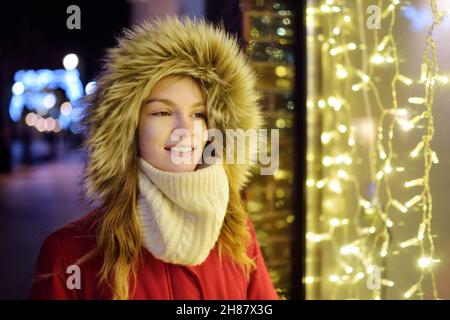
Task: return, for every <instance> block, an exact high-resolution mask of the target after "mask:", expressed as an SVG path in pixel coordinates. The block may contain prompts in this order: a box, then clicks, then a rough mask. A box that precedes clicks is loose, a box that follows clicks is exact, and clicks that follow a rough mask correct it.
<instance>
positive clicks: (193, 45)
mask: <svg viewBox="0 0 450 320" xmlns="http://www.w3.org/2000/svg"><path fill="white" fill-rule="evenodd" d="M172 74H184V75H189V76H192V77H193V78H196V79H197V80H199V81H200V82H201V83H202V84H203V85H204V86H205V87H206V88H207V92H208V96H207V108H208V110H207V111H208V121H209V125H210V127H213V128H217V129H219V130H221V131H222V133H223V135H224V137H225V130H226V129H237V128H240V129H243V130H244V131H245V130H247V129H258V128H260V127H261V126H262V125H263V117H262V113H261V110H260V106H259V104H258V103H259V99H260V96H259V94H258V93H257V91H256V90H255V86H256V75H255V73H254V71H253V70H252V68H251V67H250V65H249V63H248V59H247V57H246V56H245V55H244V54H243V53H242V51H241V50H240V48H239V45H238V42H237V40H236V39H235V38H234V37H232V36H230V35H229V34H227V33H226V32H225V31H224V30H223V28H220V27H216V26H213V25H211V24H209V23H207V22H205V21H204V20H192V19H190V18H184V19H179V18H176V17H168V18H164V19H163V20H156V21H154V22H146V23H144V24H143V25H141V26H139V27H136V28H135V29H134V30H131V31H129V30H127V31H125V33H124V36H123V37H122V38H121V39H119V44H118V46H117V47H115V48H112V49H109V50H108V53H107V56H106V58H105V63H104V69H103V71H102V73H101V75H100V76H99V77H98V79H97V81H96V89H95V91H94V93H92V94H91V95H89V96H88V97H87V107H86V112H85V114H84V117H83V120H82V122H83V124H84V125H85V126H86V134H87V137H86V138H87V139H86V142H85V145H86V147H87V151H88V163H87V166H86V169H85V181H86V186H85V187H86V192H87V194H88V195H89V196H91V197H94V198H97V199H100V200H104V196H105V195H106V194H108V191H109V190H108V188H109V186H110V185H111V184H112V182H115V184H116V185H117V180H120V178H121V177H122V176H123V175H124V172H126V170H129V168H133V167H134V166H132V165H131V162H132V161H135V160H136V159H135V158H136V152H137V151H136V146H137V144H136V136H137V135H136V129H137V126H138V120H139V113H140V107H141V104H142V102H143V101H144V99H145V98H146V97H147V96H148V94H149V93H150V90H151V88H152V87H153V86H154V85H155V84H156V82H158V81H159V80H160V79H162V78H163V77H165V76H168V75H172ZM224 150H225V149H224ZM252 166H254V165H251V164H248V163H247V164H230V165H229V174H231V175H232V177H231V179H230V181H232V182H230V183H234V184H236V185H235V187H236V188H237V189H238V190H241V189H242V187H243V186H244V185H245V184H246V183H247V182H248V178H249V177H250V175H251V169H252Z"/></svg>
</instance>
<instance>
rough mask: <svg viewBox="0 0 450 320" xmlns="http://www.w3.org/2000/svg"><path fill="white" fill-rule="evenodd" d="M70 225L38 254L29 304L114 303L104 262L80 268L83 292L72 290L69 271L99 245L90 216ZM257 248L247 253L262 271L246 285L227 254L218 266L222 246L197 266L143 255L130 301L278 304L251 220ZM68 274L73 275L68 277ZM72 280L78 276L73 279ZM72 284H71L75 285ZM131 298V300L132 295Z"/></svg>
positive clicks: (146, 254) (72, 273)
mask: <svg viewBox="0 0 450 320" xmlns="http://www.w3.org/2000/svg"><path fill="white" fill-rule="evenodd" d="M95 214H96V211H93V212H92V213H91V214H90V215H88V216H86V217H84V218H82V219H80V220H78V221H75V222H74V223H71V224H69V225H67V226H65V227H63V228H61V229H60V230H58V231H56V232H54V233H52V234H51V235H50V236H49V237H48V238H47V239H46V240H45V241H44V243H43V245H42V248H41V251H40V253H39V257H38V261H37V266H36V274H35V279H34V281H33V284H32V288H31V292H30V295H29V298H30V299H111V298H112V293H111V291H110V290H109V289H108V288H106V287H105V286H102V287H99V286H98V281H97V280H96V273H97V272H98V271H99V270H100V267H101V260H100V258H94V259H92V260H89V261H87V262H85V263H83V264H81V265H80V269H79V270H80V275H81V277H80V278H81V288H80V289H76V288H73V286H72V288H73V289H69V288H68V286H67V284H66V283H67V279H68V278H69V277H71V276H72V275H74V271H73V270H71V269H70V268H69V270H67V268H68V266H70V265H73V264H75V262H76V261H77V259H78V258H80V257H82V256H84V255H85V254H86V253H88V252H89V251H90V250H91V249H92V248H93V247H94V245H95V242H96V241H95V232H94V231H93V230H92V229H93V228H90V227H89V226H87V224H86V221H87V219H88V218H87V217H92V216H94V215H95ZM249 226H250V231H251V236H252V243H251V245H250V246H249V247H248V254H249V256H250V257H252V258H254V257H255V258H256V266H257V268H256V269H255V270H254V271H253V272H252V274H251V277H250V280H249V281H248V282H247V280H246V279H245V276H244V274H243V273H242V272H241V271H240V268H235V267H234V266H233V265H232V261H231V259H230V258H229V257H227V256H226V255H225V254H224V255H223V260H222V263H220V261H219V257H218V253H217V247H214V248H213V249H212V250H211V252H210V254H209V256H208V257H207V259H206V260H205V261H204V262H203V263H202V264H200V265H198V266H194V267H192V266H189V267H188V266H182V265H175V264H171V263H165V262H163V261H161V260H159V259H157V258H155V257H154V256H153V255H152V254H151V253H150V252H149V251H148V250H145V249H144V250H143V251H144V253H143V263H141V264H139V266H138V268H137V286H136V290H135V292H134V294H132V291H131V289H132V287H133V281H131V282H130V298H131V299H158V300H165V299H175V300H183V299H186V300H189V299H217V300H229V299H230V300H231V299H235V300H241V299H249V300H258V299H267V300H272V299H278V295H277V294H276V292H275V289H274V286H273V284H272V282H271V280H270V277H269V274H268V271H267V267H266V265H265V262H264V258H263V256H262V253H261V250H260V247H259V245H258V242H257V240H256V237H255V230H254V228H253V225H252V223H251V221H249ZM67 271H68V272H67ZM71 280H73V277H72V278H71ZM71 280H69V285H70V284H71V283H73V281H71ZM131 294H132V295H131Z"/></svg>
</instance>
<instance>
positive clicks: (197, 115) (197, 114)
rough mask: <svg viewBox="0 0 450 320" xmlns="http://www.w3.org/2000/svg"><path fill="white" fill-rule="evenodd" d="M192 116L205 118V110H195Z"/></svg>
mask: <svg viewBox="0 0 450 320" xmlns="http://www.w3.org/2000/svg"><path fill="white" fill-rule="evenodd" d="M194 117H195V118H206V113H205V112H196V113H194Z"/></svg>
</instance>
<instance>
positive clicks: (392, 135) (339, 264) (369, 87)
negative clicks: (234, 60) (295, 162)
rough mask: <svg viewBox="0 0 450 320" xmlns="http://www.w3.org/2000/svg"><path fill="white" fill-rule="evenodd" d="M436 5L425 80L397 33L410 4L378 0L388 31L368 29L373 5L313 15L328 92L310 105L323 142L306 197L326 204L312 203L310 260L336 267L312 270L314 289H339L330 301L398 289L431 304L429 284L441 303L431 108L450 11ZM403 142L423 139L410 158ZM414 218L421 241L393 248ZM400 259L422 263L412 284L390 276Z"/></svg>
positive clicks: (309, 278)
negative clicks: (439, 45) (405, 61)
mask: <svg viewBox="0 0 450 320" xmlns="http://www.w3.org/2000/svg"><path fill="white" fill-rule="evenodd" d="M437 2H438V1H437V0H430V8H431V12H432V17H433V20H432V23H431V26H430V27H429V30H428V32H427V35H426V39H425V44H426V46H425V50H424V54H423V63H422V65H421V67H420V68H417V69H420V70H418V71H420V75H419V76H418V77H417V78H418V79H417V80H414V78H415V77H414V76H410V75H406V74H403V73H402V70H401V68H400V61H401V56H400V54H399V46H398V45H397V42H398V39H397V38H396V36H395V32H394V27H395V26H396V23H397V21H398V17H397V15H398V12H399V10H400V9H401V7H402V5H404V4H405V3H404V1H400V0H387V1H386V0H378V2H377V7H378V8H380V9H381V11H380V18H381V24H382V25H383V26H384V28H380V29H378V28H369V27H368V26H367V24H366V17H367V14H366V12H367V11H366V8H367V6H368V5H369V2H368V1H365V0H357V1H344V0H341V1H339V0H324V1H319V2H314V3H312V4H310V5H309V6H308V8H307V12H306V14H307V17H306V18H307V20H306V21H307V27H308V30H309V36H308V44H310V41H313V42H315V44H316V45H317V46H318V47H319V53H318V54H319V55H320V58H319V59H320V62H321V69H320V70H319V71H318V76H321V79H320V81H319V82H320V88H319V89H317V88H316V89H315V92H314V93H313V94H312V93H311V92H312V90H310V92H309V98H308V103H307V107H308V110H309V114H310V115H316V116H317V117H318V118H319V119H320V123H321V128H320V142H321V143H320V145H319V146H314V148H309V149H308V153H307V161H308V166H309V167H310V168H314V170H311V169H308V177H307V181H306V185H307V187H308V188H307V190H308V191H307V192H308V196H310V198H311V197H314V198H315V199H317V201H318V202H320V204H319V206H318V208H317V206H316V207H314V205H313V204H311V203H308V205H307V206H308V217H307V219H308V232H307V249H308V251H307V252H308V255H309V257H307V261H311V260H314V259H316V260H317V254H316V253H317V252H320V254H319V255H320V259H322V260H323V261H321V262H320V263H321V264H323V265H326V266H328V267H323V268H319V269H320V272H318V271H317V270H318V268H317V263H318V262H317V261H316V262H315V263H316V267H311V266H313V265H314V264H310V267H309V268H307V275H306V277H305V279H304V282H305V283H306V285H307V292H308V290H309V291H313V290H316V291H317V287H318V286H320V287H322V288H331V289H332V290H331V293H330V296H329V297H328V298H331V299H333V298H337V297H341V298H350V299H351V298H367V297H371V298H373V299H381V298H382V297H385V296H386V290H387V289H388V288H395V287H396V288H397V289H398V290H397V291H395V292H399V293H400V294H399V295H400V296H397V297H395V298H405V299H408V298H424V297H425V294H426V292H425V289H424V287H425V285H427V286H429V287H430V288H431V297H433V298H435V299H437V298H438V292H437V288H436V279H435V267H436V266H435V265H436V264H437V263H438V262H439V258H437V257H436V256H435V245H434V237H435V236H434V234H433V232H432V225H431V222H432V195H431V189H430V171H431V168H432V166H433V164H437V163H438V162H439V160H438V157H437V154H436V152H435V151H434V150H433V149H432V147H431V142H432V140H433V136H434V131H435V128H434V121H433V112H432V111H433V102H434V95H435V90H436V87H437V86H440V85H445V84H447V83H448V78H447V77H446V76H445V75H443V74H440V73H439V69H438V64H437V58H436V43H435V40H434V38H433V32H434V30H435V28H436V26H438V25H439V24H440V23H441V22H442V20H443V19H444V17H445V16H446V14H447V12H445V11H440V10H439V8H438V3H437ZM311 30H317V32H316V31H314V32H313V31H311ZM315 33H317V34H315ZM403 55H404V54H403ZM387 90H389V94H387V93H386V91H387ZM412 92H414V94H412ZM417 92H423V94H418V93H417ZM381 93H383V94H381ZM405 97H407V98H405ZM403 106H405V107H403ZM357 115H359V116H360V117H361V118H360V119H359V120H358V118H356V116H357ZM309 117H310V116H309ZM361 119H362V120H361ZM364 119H366V120H364ZM312 122H314V121H312ZM314 123H316V122H314ZM375 123H376V125H375ZM405 135H406V137H407V138H408V139H407V141H409V142H410V141H414V140H415V139H417V140H416V141H417V142H416V143H415V144H414V146H412V147H411V150H410V152H409V154H408V159H404V157H402V156H401V155H399V145H400V144H405V143H404V142H403V140H402V138H403V139H404V137H405ZM362 154H363V155H362ZM317 159H320V161H317ZM406 166H407V169H406V168H405V167H406ZM411 177H412V178H411ZM366 185H368V186H369V188H364V189H363V188H362V186H366ZM365 189H367V190H365ZM318 195H320V196H318ZM412 213H418V216H419V217H420V218H419V219H418V221H415V220H414V218H413V217H412V216H411V214H412ZM311 216H313V217H317V221H318V222H317V223H311V220H314V219H313V218H312V217H311ZM416 220H417V219H416ZM413 221H414V223H416V222H417V231H416V232H415V233H414V235H413V236H411V237H409V238H407V237H405V238H404V239H400V240H398V239H396V241H395V242H394V241H393V237H392V234H393V233H394V232H396V229H395V228H396V226H397V225H402V224H405V223H410V224H412V223H413ZM403 236H404V234H403V233H400V235H399V237H403ZM326 253H330V254H326ZM405 254H406V255H405ZM396 256H397V257H402V256H405V257H408V259H409V257H414V258H413V259H415V261H414V262H411V263H412V264H414V268H415V269H414V270H417V272H416V275H414V276H417V279H414V280H413V281H411V282H412V284H411V283H410V284H409V285H408V284H405V283H404V282H402V283H398V284H397V283H396V281H394V280H395V279H391V278H390V277H391V275H392V274H393V273H392V272H389V261H392V260H389V259H392V257H394V258H395V257H396ZM426 281H427V282H426ZM308 288H309V289H308ZM313 288H315V289H313ZM311 297H313V296H311ZM315 298H320V297H315Z"/></svg>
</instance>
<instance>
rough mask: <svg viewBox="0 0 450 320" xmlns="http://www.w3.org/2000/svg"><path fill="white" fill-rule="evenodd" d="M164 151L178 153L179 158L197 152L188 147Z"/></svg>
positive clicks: (168, 148)
mask: <svg viewBox="0 0 450 320" xmlns="http://www.w3.org/2000/svg"><path fill="white" fill-rule="evenodd" d="M164 149H165V150H166V151H169V152H176V153H177V154H178V155H179V156H182V155H185V154H190V153H191V152H193V151H194V150H195V148H193V147H188V146H173V147H164Z"/></svg>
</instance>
